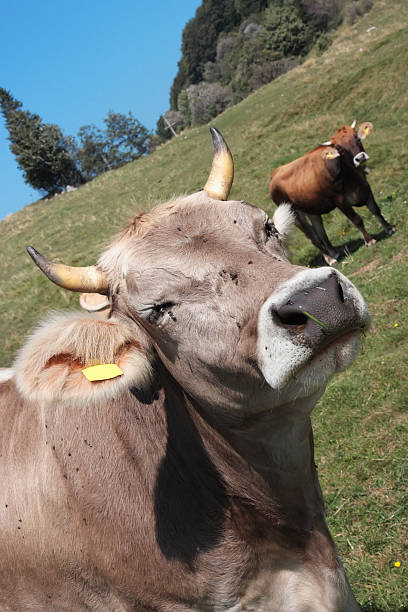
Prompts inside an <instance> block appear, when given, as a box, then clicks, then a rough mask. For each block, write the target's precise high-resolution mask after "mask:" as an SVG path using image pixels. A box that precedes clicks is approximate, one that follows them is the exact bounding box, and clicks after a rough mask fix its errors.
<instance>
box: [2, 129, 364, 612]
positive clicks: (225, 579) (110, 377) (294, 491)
mask: <svg viewBox="0 0 408 612" xmlns="http://www.w3.org/2000/svg"><path fill="white" fill-rule="evenodd" d="M212 134H213V141H214V160H213V166H212V170H211V173H210V176H209V178H208V180H207V182H206V184H205V187H204V189H203V190H201V191H199V192H198V193H194V194H192V195H189V196H183V197H180V198H178V199H176V200H172V201H170V202H167V203H164V204H161V205H158V206H157V207H156V208H154V209H153V210H151V211H149V212H147V213H143V214H141V215H136V216H135V217H134V218H133V219H132V221H131V222H130V223H129V224H128V225H127V226H126V227H125V228H124V230H123V231H122V232H121V234H120V235H119V236H118V237H117V239H116V240H115V241H114V242H113V244H112V245H111V247H110V248H109V249H108V250H107V251H106V252H105V253H103V254H102V256H101V257H100V259H99V261H98V262H97V264H96V265H94V266H89V267H80V268H73V267H70V266H65V265H63V264H60V263H53V262H50V261H48V260H47V259H46V258H45V257H44V256H42V255H41V254H40V253H38V252H37V251H36V250H35V249H33V248H32V247H29V248H28V251H29V253H30V255H31V257H32V258H33V260H34V261H35V263H36V264H37V265H38V266H39V267H40V269H41V270H42V271H43V272H44V273H45V274H46V275H47V277H48V278H49V279H50V280H52V281H53V282H55V283H57V284H58V285H60V286H62V287H65V288H66V289H70V290H72V291H78V292H86V293H89V294H91V293H98V294H102V295H106V296H107V298H108V300H109V303H110V305H111V311H110V315H109V318H108V319H97V318H95V316H94V315H92V314H88V313H85V312H83V311H82V312H68V313H55V312H54V313H53V314H52V315H51V316H49V317H47V319H46V320H45V321H44V322H43V323H42V324H41V326H40V327H39V328H38V329H37V330H35V331H34V333H33V334H32V336H31V337H30V338H29V339H28V341H27V342H26V344H25V346H24V347H23V348H22V349H21V351H20V353H19V355H18V357H17V359H16V362H15V364H14V371H15V374H14V377H13V379H12V380H8V381H6V382H4V383H2V384H1V385H0V417H1V422H2V430H1V436H0V476H1V487H0V524H1V529H0V559H1V571H0V609H1V610H2V611H3V610H4V611H10V612H11V611H13V612H17V611H18V612H28V611H33V610H37V611H46V610H49V611H59V610H61V611H62V610H66V611H68V610H69V611H71V610H72V611H74V610H75V612H85V611H88V612H89V611H90V610H94V611H97V612H99V611H104V612H130V611H131V610H132V611H146V612H147V611H151V612H153V611H157V612H192V611H196V612H202V611H206V612H221V611H224V612H225V611H227V610H229V612H233V611H234V612H243V611H247V612H250V611H253V610H256V611H257V612H289V611H292V610H293V611H294V610H296V611H297V612H300V611H302V612H306V610H313V612H357V611H358V610H359V607H358V605H357V603H356V601H355V599H354V597H353V594H352V592H351V588H350V586H349V584H348V581H347V578H346V576H345V574H344V570H343V568H342V565H341V561H340V559H339V557H338V555H337V552H336V549H335V546H334V544H333V541H332V539H331V536H330V533H329V530H328V528H327V525H326V521H325V510H324V503H323V498H322V494H321V490H320V487H319V482H318V475H317V469H316V465H315V463H314V454H313V453H314V451H313V432H312V426H311V420H310V413H311V411H312V409H313V407H314V405H315V403H316V402H317V400H318V399H319V398H320V396H321V395H322V393H323V391H324V389H325V386H326V384H327V382H328V381H329V380H330V378H331V377H332V375H333V374H334V373H335V372H337V371H340V370H343V369H344V368H346V367H348V366H349V365H350V364H351V363H352V362H353V360H354V358H355V356H356V354H357V351H358V347H359V338H360V334H361V332H362V331H363V330H364V329H365V328H366V327H367V325H368V323H369V314H368V311H367V307H366V305H365V303H364V300H363V298H362V296H361V295H360V294H359V292H358V291H357V289H356V288H355V287H354V285H353V284H352V283H351V282H350V281H349V280H348V279H347V278H346V277H344V276H343V275H342V274H341V273H340V272H338V271H337V270H331V269H328V268H327V267H323V268H318V269H314V270H310V269H308V268H304V267H300V266H295V265H292V264H291V263H290V262H289V261H288V259H287V256H286V253H285V241H286V239H287V233H288V231H289V229H290V226H291V221H292V220H291V212H290V207H289V206H280V207H279V208H278V209H277V211H276V212H275V215H274V217H273V219H270V218H268V216H267V214H266V213H265V212H264V211H263V210H261V209H259V208H257V207H256V206H253V205H251V204H248V203H246V202H244V201H224V200H226V199H227V196H228V193H229V190H230V187H231V183H232V178H233V163H232V156H231V154H230V152H229V149H228V147H227V145H226V143H225V142H224V140H223V139H222V137H221V135H220V134H219V132H217V131H216V130H215V129H213V130H212ZM180 163H182V161H181V162H180Z"/></svg>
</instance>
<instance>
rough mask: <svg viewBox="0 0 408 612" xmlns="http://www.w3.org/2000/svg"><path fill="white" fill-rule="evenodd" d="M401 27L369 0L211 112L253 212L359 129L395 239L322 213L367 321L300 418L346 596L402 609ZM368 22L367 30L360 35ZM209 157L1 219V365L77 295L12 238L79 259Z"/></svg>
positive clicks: (206, 148) (195, 155)
mask: <svg viewBox="0 0 408 612" xmlns="http://www.w3.org/2000/svg"><path fill="white" fill-rule="evenodd" d="M407 23H408V4H407V2H406V0H394V1H393V2H386V1H383V0H377V2H375V5H374V8H373V9H372V10H371V12H370V13H368V14H367V15H365V16H364V17H363V18H362V19H361V20H359V21H358V23H356V24H355V25H354V26H352V27H343V28H342V29H341V30H340V31H339V32H338V33H337V34H336V36H335V39H334V42H333V45H332V46H331V47H330V48H329V49H328V51H327V52H326V53H325V54H324V55H322V56H320V57H318V56H314V55H312V56H311V57H309V59H308V60H307V61H306V62H305V63H304V64H303V65H302V66H299V67H298V68H296V69H294V70H293V71H291V72H290V73H288V74H286V75H284V76H282V77H280V78H279V79H277V80H276V81H275V82H273V83H271V84H270V85H268V86H266V87H264V88H262V89H260V90H259V91H257V92H256V93H255V94H253V95H252V96H250V97H249V98H247V99H246V100H244V101H243V102H242V103H240V104H239V105H237V106H236V107H234V108H232V109H229V110H228V111H226V112H225V113H223V115H221V116H220V117H218V118H217V119H216V120H215V122H214V124H215V125H216V126H217V127H218V128H219V129H220V130H221V131H222V133H223V134H224V136H225V137H226V139H227V140H228V143H229V145H230V148H231V150H232V152H233V154H234V158H235V166H236V168H235V170H236V173H235V176H236V179H235V183H234V186H233V189H232V192H231V198H237V199H238V198H239V199H245V200H247V201H250V202H253V203H255V204H258V205H260V206H262V207H263V208H265V209H266V210H268V211H273V209H274V206H273V205H272V204H271V201H270V200H269V198H268V195H267V185H268V177H269V172H270V171H271V170H272V169H273V168H274V167H276V166H277V165H279V164H282V163H284V162H286V161H289V160H291V159H293V158H294V157H296V156H298V155H300V154H302V153H303V152H305V151H307V150H308V149H310V148H312V147H314V146H316V145H317V144H318V143H319V142H321V141H324V140H327V139H328V138H329V137H330V136H331V134H332V133H333V132H334V130H335V129H336V128H337V127H339V126H340V125H341V124H342V123H344V122H347V123H351V121H352V120H353V118H354V117H355V116H357V117H358V119H359V120H361V121H363V120H368V121H372V123H373V124H374V132H373V134H372V135H370V137H369V138H368V140H367V145H366V149H367V151H368V154H369V155H370V158H371V159H370V167H371V169H372V172H371V174H370V183H371V186H372V188H373V191H374V194H375V196H376V198H377V201H378V203H379V205H380V207H381V208H382V211H383V213H384V215H385V217H386V218H387V219H388V220H389V221H391V222H393V223H394V224H395V225H396V226H397V233H396V234H395V235H394V236H392V237H390V238H388V237H387V238H385V237H384V236H383V234H382V232H381V228H380V227H379V226H378V225H377V222H376V221H375V219H374V218H373V217H372V215H370V213H369V212H368V211H367V210H366V209H361V214H362V216H363V218H364V220H365V224H366V227H367V229H368V230H369V231H370V232H371V233H373V234H374V235H375V236H377V237H378V238H380V240H379V241H378V242H377V244H376V245H375V246H373V247H370V248H366V247H365V246H364V245H363V243H362V240H361V236H360V234H359V232H358V231H357V230H356V229H355V228H354V227H353V226H352V224H351V223H350V222H349V221H348V220H347V219H346V217H344V216H343V215H342V214H341V213H340V212H338V211H334V212H333V213H330V215H328V216H327V217H326V227H327V230H328V234H329V236H330V238H331V239H332V241H333V243H334V244H336V245H339V244H345V245H347V248H348V250H349V255H348V256H347V257H346V259H344V260H343V261H342V262H341V263H340V264H339V269H340V270H341V271H342V272H344V273H345V274H346V275H348V276H350V277H351V279H352V280H353V282H354V283H355V284H356V285H357V287H358V288H359V289H360V290H361V292H362V293H363V295H364V297H365V298H366V300H367V302H368V305H369V308H370V311H371V313H372V318H373V323H372V327H371V330H370V331H369V332H368V334H367V337H366V339H365V341H364V346H363V350H362V352H361V355H360V357H359V359H358V360H357V362H356V364H355V365H354V366H353V367H352V368H351V369H350V370H348V371H346V372H344V373H342V374H340V375H339V376H338V377H337V378H336V379H335V380H334V381H333V382H332V383H331V384H330V385H329V387H328V390H327V391H326V393H325V395H324V396H323V398H322V400H321V401H320V402H319V404H318V406H317V408H316V410H315V412H314V419H313V420H314V426H315V432H316V455H317V457H316V461H317V463H318V465H319V474H320V478H321V483H322V487H323V491H324V493H325V497H326V501H327V508H328V521H329V525H330V528H331V530H332V533H333V536H334V538H335V541H336V543H337V544H338V547H339V550H340V553H341V555H342V557H343V560H344V563H345V566H346V569H347V572H348V575H349V578H350V582H351V583H352V585H353V590H354V592H355V594H356V596H357V598H358V600H359V602H360V603H361V605H362V606H363V607H364V609H365V610H367V611H368V610H372V611H373V612H374V611H375V610H377V611H380V610H381V611H383V612H396V611H397V610H402V609H403V608H404V606H408V595H407V592H408V571H407V563H408V554H407V535H408V530H407V521H406V519H407V501H408V500H407V496H406V492H407V484H408V482H407V480H408V479H407V471H406V447H407V429H408V428H407V417H406V409H407V403H408V399H407V398H408V368H407V361H408V360H407V355H408V343H407V333H408V299H407V294H408V274H407V273H408V266H407V256H408V241H407V238H408V236H407V233H408V232H407V220H406V218H407V211H408V208H407V205H408V145H407V135H408V131H407V125H408V78H407V75H408V70H407V66H408V27H407ZM370 26H375V28H376V29H375V30H372V31H371V32H370V33H367V32H366V30H367V28H369V27H370ZM360 49H361V50H360ZM211 158H212V147H211V140H210V136H209V133H208V127H207V126H204V127H202V128H198V129H193V130H189V131H186V132H185V133H184V134H182V135H180V136H179V137H178V138H177V139H175V140H173V141H171V142H169V143H167V144H166V145H164V146H162V147H161V148H160V149H159V150H157V151H156V152H155V153H154V154H153V155H152V156H150V157H147V158H145V159H140V160H138V161H137V162H134V163H132V164H129V165H128V166H125V167H123V168H121V169H120V170H117V171H113V172H109V173H106V174H104V175H103V176H101V177H100V178H99V179H97V180H95V181H93V182H92V183H88V184H87V185H85V186H84V187H82V188H81V189H79V190H78V191H77V192H74V193H69V194H66V195H64V196H60V197H56V198H54V199H52V200H50V201H48V202H46V201H42V202H36V203H34V204H32V205H30V206H28V207H26V208H25V209H23V210H22V211H21V212H19V213H17V214H15V215H13V216H11V217H9V218H7V219H6V220H4V221H2V222H1V223H0V243H1V245H2V250H3V254H4V257H3V258H2V269H1V273H2V274H1V276H2V280H1V285H0V287H1V288H0V300H1V312H2V316H1V323H0V337H1V338H2V343H3V346H2V351H1V362H0V363H1V365H4V366H8V365H10V363H11V361H12V359H13V355H14V353H15V351H16V349H17V348H18V346H20V344H21V342H22V341H23V338H24V336H25V334H26V333H27V332H28V330H29V329H30V328H31V327H32V326H33V324H34V323H35V322H36V321H37V320H38V318H39V317H40V316H42V315H43V314H44V313H45V312H47V311H48V310H49V309H50V308H59V307H67V306H69V305H74V304H75V305H77V304H78V296H77V295H76V294H71V293H69V292H66V291H64V290H62V289H59V288H58V287H56V286H55V285H52V284H51V283H50V282H49V281H48V280H47V279H46V278H45V277H44V276H43V275H42V274H41V273H40V272H39V271H38V270H37V269H36V268H35V266H34V265H33V264H32V263H31V261H30V260H29V258H28V255H27V254H26V253H25V245H26V244H33V246H35V247H36V248H37V249H39V250H40V251H41V252H43V253H44V254H45V255H46V256H48V257H50V258H52V259H56V260H60V261H64V262H65V263H71V264H74V265H75V264H77V265H78V264H80V265H86V264H91V263H94V261H95V259H96V257H97V256H98V254H99V253H100V252H101V251H102V249H103V248H104V247H105V246H106V244H108V242H109V239H110V237H111V236H112V235H113V234H114V233H115V232H116V231H117V230H118V229H119V228H120V227H121V226H122V225H123V224H124V222H125V220H126V219H127V218H128V217H130V216H131V215H132V214H133V212H134V211H135V209H147V208H150V207H151V205H152V204H153V203H156V202H157V201H163V200H166V199H168V198H169V197H170V196H172V195H174V194H180V193H183V192H187V193H191V192H193V191H195V190H197V189H200V188H201V187H202V186H203V184H204V182H205V180H206V178H207V175H208V170H209V167H210V163H211ZM291 250H292V260H293V261H294V262H295V263H300V264H303V265H311V266H314V265H323V260H322V258H321V256H320V255H319V254H318V253H317V252H316V250H315V248H314V247H313V246H312V245H311V244H310V243H309V242H308V241H307V240H306V238H304V236H303V235H302V234H301V233H300V232H298V231H297V232H296V234H295V236H294V239H293V241H292V245H291ZM395 561H400V562H401V566H400V567H399V568H396V567H395V565H394V563H395Z"/></svg>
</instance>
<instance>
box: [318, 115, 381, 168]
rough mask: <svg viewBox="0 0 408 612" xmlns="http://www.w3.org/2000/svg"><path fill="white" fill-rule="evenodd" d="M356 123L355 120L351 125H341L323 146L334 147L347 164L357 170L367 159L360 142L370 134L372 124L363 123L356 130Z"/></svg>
mask: <svg viewBox="0 0 408 612" xmlns="http://www.w3.org/2000/svg"><path fill="white" fill-rule="evenodd" d="M356 123H357V120H356V119H355V120H354V121H353V123H352V124H351V125H343V127H341V128H339V129H338V130H337V131H336V132H335V133H334V134H333V136H332V137H331V139H330V140H328V141H327V142H324V143H323V145H325V146H331V147H334V148H335V149H336V150H337V152H338V153H339V154H340V156H341V157H342V158H343V159H344V161H345V162H346V163H347V164H349V165H354V167H355V168H358V167H360V166H361V165H363V164H365V162H366V161H367V160H368V159H369V156H368V155H367V153H366V152H365V150H364V147H363V143H362V142H361V141H362V140H364V138H366V137H367V136H368V135H369V134H370V133H371V132H372V129H373V124H372V123H370V122H369V121H365V122H364V123H361V124H360V126H359V128H358V130H356Z"/></svg>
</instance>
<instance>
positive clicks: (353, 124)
mask: <svg viewBox="0 0 408 612" xmlns="http://www.w3.org/2000/svg"><path fill="white" fill-rule="evenodd" d="M356 125H357V119H354V121H353V123H352V124H351V127H352V128H353V130H354V128H355V127H356Z"/></svg>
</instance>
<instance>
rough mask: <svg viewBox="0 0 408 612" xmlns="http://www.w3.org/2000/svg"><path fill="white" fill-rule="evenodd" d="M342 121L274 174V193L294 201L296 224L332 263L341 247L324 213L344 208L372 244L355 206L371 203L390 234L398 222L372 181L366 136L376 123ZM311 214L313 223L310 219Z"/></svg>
mask: <svg viewBox="0 0 408 612" xmlns="http://www.w3.org/2000/svg"><path fill="white" fill-rule="evenodd" d="M355 127H356V121H353V123H352V125H351V126H348V125H343V127H341V128H340V129H339V130H337V132H335V133H334V134H333V136H332V137H331V139H330V140H329V141H328V142H325V143H323V144H321V145H320V146H318V147H316V148H315V149H313V150H312V151H309V152H308V153H306V154H305V155H303V156H302V157H299V158H298V159H295V160H294V161H292V162H290V163H288V164H285V165H284V166H279V168H277V169H276V170H274V171H273V172H272V174H271V180H270V183H269V193H270V196H271V198H272V199H273V201H274V202H275V204H277V205H279V204H282V202H290V203H291V204H292V206H293V207H294V209H295V214H296V221H295V222H296V225H297V226H298V227H299V228H300V229H301V230H302V231H303V232H304V233H305V234H306V236H307V237H308V238H310V240H311V241H312V242H313V244H314V245H315V246H316V247H317V248H318V249H320V250H321V251H322V253H323V257H324V258H325V260H326V261H327V263H328V264H329V265H335V264H336V263H337V260H338V258H339V257H340V255H341V251H339V250H337V249H335V248H334V247H333V245H332V244H331V242H330V240H329V238H328V236H327V234H326V231H325V229H324V227H323V222H322V218H321V215H324V214H326V213H328V212H330V211H331V210H333V209H334V208H336V207H337V208H339V209H340V210H341V211H342V212H343V213H344V214H345V215H346V216H347V217H348V218H349V219H350V220H351V221H352V222H353V223H354V225H355V226H356V227H357V228H358V229H359V230H360V232H361V233H362V234H363V238H364V242H365V244H366V245H367V246H371V245H373V244H375V242H376V240H375V238H373V237H372V236H371V235H370V234H369V233H368V232H367V231H366V229H365V227H364V223H363V220H362V218H361V217H360V215H358V214H357V213H356V212H355V211H354V210H353V208H352V207H353V206H364V205H365V206H367V208H368V209H369V210H370V211H371V212H372V213H373V215H374V216H375V217H376V218H377V219H378V221H379V222H380V224H381V225H382V227H383V228H384V230H385V232H386V233H387V234H393V233H394V232H395V227H394V226H392V225H390V224H389V223H388V221H386V220H385V219H384V217H383V216H382V214H381V211H380V209H379V208H378V206H377V204H376V202H375V200H374V196H373V193H372V191H371V188H370V185H369V184H368V181H367V171H368V169H367V168H366V167H365V166H364V164H365V162H366V161H367V160H368V159H369V157H368V155H367V153H366V152H365V151H364V147H363V144H362V142H361V141H362V140H364V138H366V137H367V136H368V134H370V132H371V131H372V129H373V125H372V123H369V122H365V123H362V124H361V125H360V126H359V128H358V130H357V131H356V130H355ZM306 215H307V217H308V218H309V220H310V222H311V225H310V223H309V222H308V220H307V218H306Z"/></svg>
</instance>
